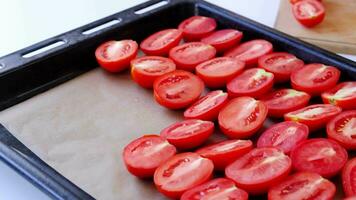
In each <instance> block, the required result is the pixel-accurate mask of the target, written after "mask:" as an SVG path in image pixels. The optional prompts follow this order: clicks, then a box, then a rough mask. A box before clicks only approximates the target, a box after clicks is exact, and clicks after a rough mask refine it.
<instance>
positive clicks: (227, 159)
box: [196, 140, 253, 170]
mask: <svg viewBox="0 0 356 200" xmlns="http://www.w3.org/2000/svg"><path fill="white" fill-rule="evenodd" d="M252 148H253V143H252V141H251V140H226V141H223V142H219V143H215V144H212V145H208V146H205V147H202V148H200V149H198V150H197V151H196V152H197V153H198V154H199V155H200V156H202V157H204V158H208V159H210V160H211V161H213V163H214V168H215V169H216V170H224V169H225V167H226V166H227V165H229V164H230V163H232V162H233V161H234V160H236V159H237V158H239V157H241V156H243V155H245V154H246V153H247V152H249V151H251V150H252Z"/></svg>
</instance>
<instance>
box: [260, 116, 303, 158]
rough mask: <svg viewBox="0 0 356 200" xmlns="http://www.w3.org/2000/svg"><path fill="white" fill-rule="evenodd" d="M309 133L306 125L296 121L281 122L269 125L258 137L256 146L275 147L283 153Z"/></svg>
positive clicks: (287, 152)
mask: <svg viewBox="0 0 356 200" xmlns="http://www.w3.org/2000/svg"><path fill="white" fill-rule="evenodd" d="M308 135H309V129H308V127H307V126H306V125H304V124H300V123H298V122H288V121H287V122H281V123H278V124H275V125H273V126H271V127H270V128H269V129H267V130H266V131H265V132H264V133H262V135H261V136H260V137H259V138H258V141H257V147H276V148H278V149H280V150H282V151H283V152H284V153H285V154H289V153H290V152H291V151H292V149H293V148H294V147H295V146H296V145H297V144H299V143H301V142H302V141H304V140H306V139H307V138H308Z"/></svg>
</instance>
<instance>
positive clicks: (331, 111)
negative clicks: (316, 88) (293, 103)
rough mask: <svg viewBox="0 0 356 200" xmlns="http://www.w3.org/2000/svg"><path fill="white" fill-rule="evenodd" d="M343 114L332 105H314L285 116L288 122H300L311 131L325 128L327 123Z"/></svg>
mask: <svg viewBox="0 0 356 200" xmlns="http://www.w3.org/2000/svg"><path fill="white" fill-rule="evenodd" d="M340 112H341V108H339V107H337V106H333V105H330V104H314V105H310V106H307V107H305V108H301V109H299V110H296V111H293V112H289V113H287V114H285V115H284V119H285V120H287V121H295V122H300V123H303V124H305V125H307V126H308V127H309V131H314V130H317V129H320V128H323V127H324V126H325V125H326V123H328V122H329V121H330V119H332V118H333V117H335V116H336V115H338V114H339V113H340Z"/></svg>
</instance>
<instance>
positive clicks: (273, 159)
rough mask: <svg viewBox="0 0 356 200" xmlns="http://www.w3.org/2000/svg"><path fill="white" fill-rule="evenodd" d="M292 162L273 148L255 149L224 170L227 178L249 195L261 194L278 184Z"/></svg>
mask: <svg viewBox="0 0 356 200" xmlns="http://www.w3.org/2000/svg"><path fill="white" fill-rule="evenodd" d="M291 166H292V161H291V160H290V158H289V157H288V156H286V155H285V154H284V153H283V152H282V151H281V150H279V149H276V148H273V147H265V148H256V149H253V150H251V151H250V152H248V153H247V154H245V155H244V156H242V157H240V158H238V159H237V160H236V161H234V162H233V163H231V164H230V165H228V166H227V167H226V169H225V175H226V177H227V178H229V179H231V180H233V181H235V183H236V185H237V186H238V187H240V188H241V189H244V190H246V191H247V192H248V193H250V194H262V193H265V192H267V191H268V189H269V188H270V187H271V186H273V185H275V184H277V183H279V182H280V181H281V180H283V179H284V178H285V177H286V176H288V174H289V172H290V171H291Z"/></svg>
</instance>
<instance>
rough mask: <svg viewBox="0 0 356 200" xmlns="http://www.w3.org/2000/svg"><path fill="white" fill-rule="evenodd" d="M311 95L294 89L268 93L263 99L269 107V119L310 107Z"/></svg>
mask: <svg viewBox="0 0 356 200" xmlns="http://www.w3.org/2000/svg"><path fill="white" fill-rule="evenodd" d="M309 100H310V95H309V94H308V93H305V92H301V91H297V90H293V89H280V90H276V91H274V92H271V93H268V94H266V95H264V96H263V97H262V98H261V101H263V102H264V103H265V104H266V106H267V107H268V116H269V117H283V115H284V114H286V113H288V112H292V111H295V110H297V109H300V108H303V107H305V106H306V105H308V102H309Z"/></svg>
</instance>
